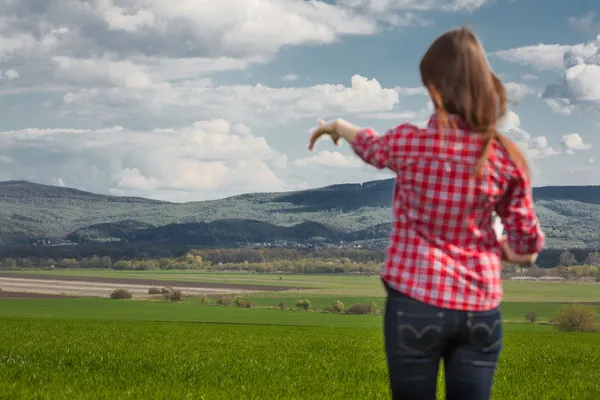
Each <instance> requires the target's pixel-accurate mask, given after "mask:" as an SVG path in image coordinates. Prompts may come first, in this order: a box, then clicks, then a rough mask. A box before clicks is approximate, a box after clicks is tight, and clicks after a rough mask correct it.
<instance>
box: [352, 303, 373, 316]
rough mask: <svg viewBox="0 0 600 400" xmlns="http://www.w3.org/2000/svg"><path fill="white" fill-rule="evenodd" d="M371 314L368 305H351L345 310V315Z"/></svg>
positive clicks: (371, 310)
mask: <svg viewBox="0 0 600 400" xmlns="http://www.w3.org/2000/svg"><path fill="white" fill-rule="evenodd" d="M372 312H373V309H372V308H371V305H370V304H352V305H351V306H350V307H348V309H347V310H346V313H347V314H371V313H372Z"/></svg>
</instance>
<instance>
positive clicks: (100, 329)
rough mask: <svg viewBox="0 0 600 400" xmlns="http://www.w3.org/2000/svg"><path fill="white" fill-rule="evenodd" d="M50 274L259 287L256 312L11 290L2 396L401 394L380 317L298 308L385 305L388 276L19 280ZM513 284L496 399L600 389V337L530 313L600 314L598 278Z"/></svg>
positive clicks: (568, 395)
mask: <svg viewBox="0 0 600 400" xmlns="http://www.w3.org/2000/svg"><path fill="white" fill-rule="evenodd" d="M7 275H9V274H7V273H3V274H2V277H6V276H7ZM10 275H11V276H14V274H10ZM39 275H50V276H49V278H52V280H53V282H59V283H60V282H61V279H62V282H67V283H69V282H71V283H72V282H74V280H73V279H74V278H67V277H78V278H77V279H81V281H82V282H84V281H85V280H87V279H88V278H91V277H95V278H102V279H100V281H102V280H103V279H105V280H106V279H120V280H123V279H132V278H133V279H143V280H146V281H145V283H144V284H150V283H153V284H155V285H156V286H158V287H160V286H161V285H162V283H165V282H164V281H170V282H171V283H173V281H175V283H176V282H178V281H181V282H183V283H182V284H181V285H182V286H183V287H196V288H197V289H199V290H201V289H202V288H203V287H204V286H211V287H212V289H214V288H217V287H221V288H223V287H225V286H226V285H231V287H230V286H227V287H229V289H231V290H232V291H235V287H234V285H235V284H246V285H254V286H255V289H256V290H254V291H247V292H243V293H241V296H242V298H243V299H244V300H246V301H250V302H252V303H254V304H255V305H256V306H257V308H240V307H232V306H214V305H205V304H201V297H186V298H185V299H184V301H183V302H181V303H167V302H164V301H161V300H160V299H158V298H153V299H144V298H142V297H140V298H139V300H136V296H134V299H133V300H111V299H108V298H106V296H104V297H105V298H99V297H74V298H60V297H56V296H54V297H52V296H49V297H52V298H29V299H28V298H27V297H36V296H35V295H33V294H32V293H25V294H23V293H17V292H8V291H2V292H0V338H1V340H0V398H5V397H6V398H10V399H31V398H36V399H109V398H110V399H167V398H169V399H170V398H178V399H179V398H183V399H184V398H190V399H206V400H209V399H240V398H248V399H279V398H282V399H283V398H284V399H387V398H389V395H388V389H387V375H386V373H387V371H386V364H385V355H384V352H383V337H382V330H381V325H382V317H381V315H345V314H328V313H322V312H313V311H304V310H297V309H295V302H296V300H298V299H308V300H310V301H311V303H312V305H314V306H317V308H319V309H322V308H323V307H325V306H328V305H331V304H332V303H333V301H335V300H340V301H342V302H343V303H344V304H345V305H346V307H348V306H350V305H351V304H356V303H367V304H370V303H376V304H377V306H379V307H382V306H383V302H384V297H383V290H382V288H381V286H380V283H379V281H378V278H377V277H366V276H350V275H335V276H324V275H283V276H282V279H279V276H277V275H275V276H270V275H257V274H251V275H249V274H240V273H227V274H223V273H197V272H190V271H186V272H179V271H176V272H174V271H167V272H163V271H160V272H131V271H126V272H125V271H109V270H99V271H86V270H70V271H62V270H61V271H52V272H49V271H48V272H45V271H43V272H42V271H32V272H28V273H25V274H23V273H19V274H18V275H17V277H18V278H25V277H26V276H29V277H31V278H36V279H38V278H40V277H39ZM42 278H43V277H42ZM1 282H2V281H0V288H2V283H1ZM94 282H95V284H98V282H99V281H98V279H96V280H95V281H94ZM121 282H122V281H121ZM205 283H210V285H204V284H205ZM69 284H70V283H69ZM108 284H110V282H109V283H108ZM224 285H225V286H224ZM261 285H265V286H269V288H268V289H263V290H258V289H260V288H259V286H261ZM285 286H287V287H289V286H291V287H293V289H291V290H290V289H289V288H285ZM146 287H149V286H148V285H147V286H146ZM297 288H300V290H298V289H297ZM229 289H228V290H229ZM283 289H286V290H283ZM505 292H506V301H505V302H504V303H503V304H502V306H501V307H502V313H503V318H504V320H505V331H506V340H505V349H504V351H503V354H502V358H501V364H500V366H499V370H498V374H497V379H496V384H495V387H494V397H493V398H494V399H528V398H532V397H535V398H539V399H557V400H558V399H560V400H562V399H575V400H579V399H582V400H585V399H597V398H600V380H598V379H597V376H598V365H600V334H585V333H560V332H556V331H555V330H553V328H552V326H550V325H547V324H531V323H525V318H524V317H525V314H526V313H528V312H535V314H536V315H537V319H538V321H547V320H549V319H551V318H552V316H553V314H554V313H555V312H556V311H557V310H558V309H559V307H560V306H561V303H565V302H585V303H595V304H597V305H596V308H597V309H598V311H599V312H600V286H599V285H594V284H552V283H524V282H523V283H521V282H519V283H515V282H507V283H506V284H505ZM209 293H210V292H209ZM212 295H213V296H216V295H218V294H215V293H212ZM224 295H227V294H224ZM11 296H12V299H11ZM40 296H41V295H40ZM2 298H4V299H2ZM281 301H283V302H284V303H285V304H286V307H285V308H286V309H284V310H280V309H279V307H278V305H279V303H280V302H281ZM290 307H291V308H293V309H294V310H289V308H290ZM441 379H442V378H441V377H440V381H441ZM4 396H5V397H4ZM439 398H440V399H441V398H443V397H442V394H441V392H440V395H439Z"/></svg>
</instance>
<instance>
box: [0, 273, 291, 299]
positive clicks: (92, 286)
mask: <svg viewBox="0 0 600 400" xmlns="http://www.w3.org/2000/svg"><path fill="white" fill-rule="evenodd" d="M151 287H157V288H162V287H172V288H176V289H179V290H181V291H182V292H183V293H184V294H185V295H187V296H201V295H204V294H206V295H217V294H232V293H247V292H264V291H282V290H288V289H295V288H292V287H289V286H267V285H251V284H226V283H213V282H181V281H158V280H153V279H127V278H105V277H75V276H52V275H41V274H40V275H17V274H10V273H5V274H0V289H2V292H0V293H4V294H5V295H4V296H8V295H7V294H6V293H21V294H23V293H28V294H31V295H33V294H39V295H49V296H85V297H90V296H91V297H106V296H108V295H109V294H110V293H111V292H112V291H113V290H115V289H126V290H128V291H130V292H132V293H133V295H134V297H136V298H144V297H154V296H153V295H149V294H148V289H149V288H151ZM4 296H2V297H0V299H3V298H6V297H4ZM13 296H14V295H13Z"/></svg>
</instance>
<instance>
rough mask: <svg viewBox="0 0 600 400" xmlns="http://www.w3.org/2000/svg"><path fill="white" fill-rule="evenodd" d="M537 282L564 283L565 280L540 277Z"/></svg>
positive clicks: (555, 277)
mask: <svg viewBox="0 0 600 400" xmlns="http://www.w3.org/2000/svg"><path fill="white" fill-rule="evenodd" d="M538 280H539V281H540V282H565V281H566V280H567V279H566V278H563V277H561V276H542V277H541V278H539V279H538Z"/></svg>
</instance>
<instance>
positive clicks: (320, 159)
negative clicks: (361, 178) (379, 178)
mask: <svg viewBox="0 0 600 400" xmlns="http://www.w3.org/2000/svg"><path fill="white" fill-rule="evenodd" d="M293 164H294V165H295V166H297V167H336V168H337V167H339V168H360V167H362V166H363V163H362V162H361V161H360V160H359V159H358V158H357V157H355V156H347V155H344V154H342V153H340V152H334V151H327V150H322V151H320V152H318V153H317V154H316V155H314V156H310V157H305V158H300V159H297V160H295V161H294V162H293Z"/></svg>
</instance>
